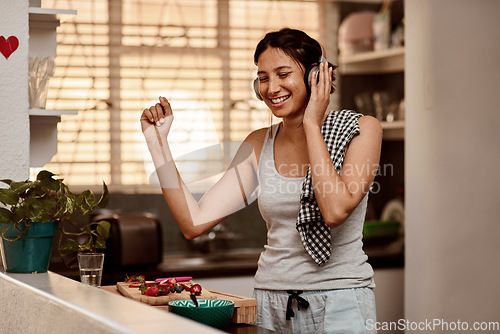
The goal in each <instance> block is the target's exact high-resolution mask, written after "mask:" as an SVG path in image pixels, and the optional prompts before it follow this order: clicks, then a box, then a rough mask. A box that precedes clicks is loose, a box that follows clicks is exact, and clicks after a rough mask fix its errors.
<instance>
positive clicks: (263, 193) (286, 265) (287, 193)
mask: <svg viewBox="0 0 500 334" xmlns="http://www.w3.org/2000/svg"><path fill="white" fill-rule="evenodd" d="M278 129H279V124H274V125H273V126H272V127H271V128H270V129H269V131H271V133H269V132H268V134H267V135H266V139H265V141H264V146H263V147H262V152H261V155H260V159H259V171H258V173H259V183H260V189H259V197H258V204H259V210H260V213H261V215H262V217H263V219H264V221H265V222H266V225H267V231H268V232H267V245H265V246H264V248H265V250H264V251H263V252H262V254H261V256H260V259H259V262H258V269H257V273H256V274H255V288H257V289H269V290H287V289H288V290H328V289H346V288H358V287H375V283H374V281H373V270H372V267H371V266H370V264H369V263H368V262H367V259H368V257H367V256H366V254H365V253H364V251H363V249H362V247H363V243H362V231H363V223H364V219H365V213H366V203H367V200H368V195H366V196H365V197H364V198H363V200H362V201H361V202H360V203H359V205H358V207H357V208H356V209H355V210H354V212H353V213H352V214H351V216H350V217H349V218H348V219H347V220H346V221H345V222H344V223H343V224H342V225H340V226H338V227H333V228H332V229H331V232H332V256H331V258H330V260H329V261H328V262H327V263H325V264H324V265H322V266H318V265H317V264H316V263H315V262H314V261H313V260H312V259H311V257H310V256H309V254H307V252H306V251H305V249H304V246H303V245H302V242H301V240H300V236H299V233H298V231H297V229H296V228H295V225H296V222H297V214H298V212H299V208H300V193H301V190H302V183H303V182H304V177H285V176H283V175H281V174H279V173H278V171H277V170H276V167H275V163H274V139H275V138H276V133H277V131H278Z"/></svg>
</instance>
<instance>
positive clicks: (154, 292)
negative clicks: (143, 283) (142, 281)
mask: <svg viewBox="0 0 500 334" xmlns="http://www.w3.org/2000/svg"><path fill="white" fill-rule="evenodd" d="M159 291H160V289H159V288H158V287H156V286H150V287H149V288H147V289H146V291H145V292H144V294H145V295H146V296H157V295H158V292H159Z"/></svg>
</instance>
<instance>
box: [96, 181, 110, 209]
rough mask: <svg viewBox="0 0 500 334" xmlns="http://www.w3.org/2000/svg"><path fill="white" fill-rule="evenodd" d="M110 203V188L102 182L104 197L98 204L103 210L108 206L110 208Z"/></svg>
mask: <svg viewBox="0 0 500 334" xmlns="http://www.w3.org/2000/svg"><path fill="white" fill-rule="evenodd" d="M108 203H109V191H108V186H107V185H106V183H105V182H104V181H103V182H102V196H101V199H100V200H99V202H98V203H97V206H98V207H100V208H101V209H102V208H105V207H106V206H108Z"/></svg>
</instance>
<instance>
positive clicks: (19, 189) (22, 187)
mask: <svg viewBox="0 0 500 334" xmlns="http://www.w3.org/2000/svg"><path fill="white" fill-rule="evenodd" d="M33 186H34V182H30V181H21V182H12V183H11V184H10V189H12V190H14V191H15V192H16V193H18V194H22V193H24V192H26V190H28V189H30V188H32V187H33Z"/></svg>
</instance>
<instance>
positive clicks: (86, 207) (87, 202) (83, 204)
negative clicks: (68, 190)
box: [76, 190, 96, 215]
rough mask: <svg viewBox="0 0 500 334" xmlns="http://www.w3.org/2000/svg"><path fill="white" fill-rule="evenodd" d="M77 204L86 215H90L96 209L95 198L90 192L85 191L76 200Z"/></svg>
mask: <svg viewBox="0 0 500 334" xmlns="http://www.w3.org/2000/svg"><path fill="white" fill-rule="evenodd" d="M76 204H77V206H78V207H79V208H80V210H82V213H83V214H84V215H86V214H88V213H90V212H91V211H92V210H93V209H94V207H95V205H96V204H95V197H94V195H93V194H92V192H91V191H90V190H85V191H84V192H83V193H82V194H81V195H80V196H78V197H77V199H76Z"/></svg>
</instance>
